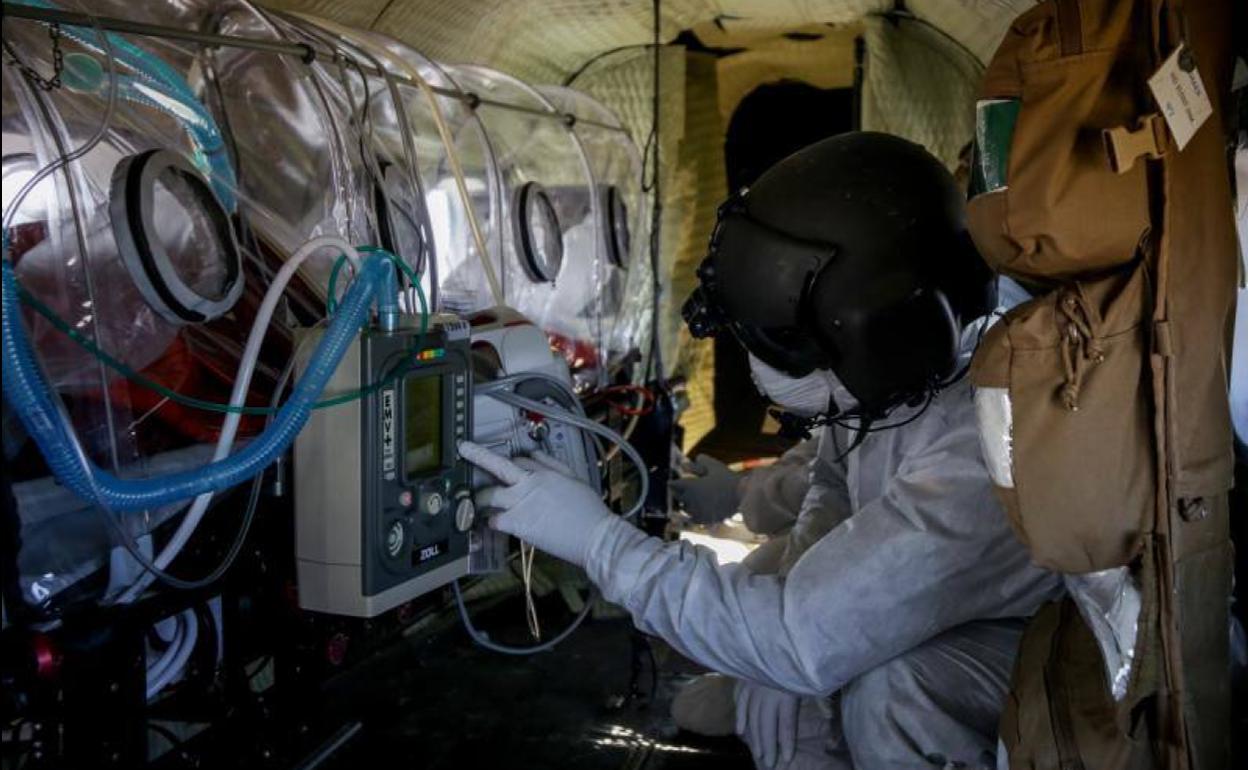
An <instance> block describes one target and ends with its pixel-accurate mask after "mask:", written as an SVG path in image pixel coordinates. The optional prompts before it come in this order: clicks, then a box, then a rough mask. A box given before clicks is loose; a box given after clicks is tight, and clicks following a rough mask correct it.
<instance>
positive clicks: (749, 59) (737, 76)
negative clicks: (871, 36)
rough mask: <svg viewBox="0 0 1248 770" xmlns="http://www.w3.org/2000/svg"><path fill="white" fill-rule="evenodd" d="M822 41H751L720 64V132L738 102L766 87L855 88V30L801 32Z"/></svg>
mask: <svg viewBox="0 0 1248 770" xmlns="http://www.w3.org/2000/svg"><path fill="white" fill-rule="evenodd" d="M798 31H800V32H804V33H807V34H819V35H821V37H820V39H819V40H807V41H798V40H790V39H787V38H784V37H780V36H778V35H774V34H773V36H772V37H771V38H770V39H769V40H759V41H755V42H754V43H753V44H752V45H751V46H750V48H749V50H746V51H742V52H741V53H738V54H733V55H732V56H725V57H723V58H722V59H720V60H719V64H718V69H719V114H720V115H721V116H722V117H723V119H724V126H725V128H726V127H727V125H728V121H730V120H731V119H732V113H733V112H734V111H735V110H736V109H737V105H738V104H740V103H741V100H742V99H744V98H745V97H746V96H748V95H749V93H750V92H751V91H753V90H754V89H755V88H758V87H759V86H761V85H763V84H765V83H771V82H775V81H777V80H800V81H802V82H805V83H809V84H810V85H812V86H815V87H816V88H850V87H851V86H853V84H854V39H855V38H856V37H858V35H860V34H862V28H861V26H860V25H858V24H850V25H841V26H837V27H828V26H819V27H805V28H802V29H801V30H798Z"/></svg>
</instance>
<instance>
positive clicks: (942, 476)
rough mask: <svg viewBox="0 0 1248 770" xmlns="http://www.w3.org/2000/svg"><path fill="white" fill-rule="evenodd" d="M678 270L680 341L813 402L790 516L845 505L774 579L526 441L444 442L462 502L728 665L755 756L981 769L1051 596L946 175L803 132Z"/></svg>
mask: <svg viewBox="0 0 1248 770" xmlns="http://www.w3.org/2000/svg"><path fill="white" fill-rule="evenodd" d="M698 274H699V279H700V286H699V288H698V289H697V290H696V291H695V293H694V295H693V296H692V297H691V298H690V300H689V301H688V302H687V303H686V306H685V318H686V322H687V323H688V324H689V327H690V330H691V331H692V332H693V334H694V335H695V336H706V335H709V334H714V333H717V332H719V331H721V330H727V331H730V332H731V333H732V334H733V335H734V336H735V337H736V338H737V339H738V340H739V341H740V342H741V343H742V344H743V345H744V346H745V347H746V349H747V350H748V351H749V352H750V354H751V355H752V356H753V357H754V358H755V359H757V362H756V363H755V364H754V366H755V368H756V371H759V372H763V373H766V374H767V375H771V374H774V375H775V376H776V378H777V381H780V382H784V381H790V382H791V384H793V385H794V386H795V387H800V388H814V389H816V390H822V392H824V393H827V394H828V396H829V397H828V399H827V404H826V406H825V407H824V409H823V415H822V416H821V417H820V418H818V419H817V420H814V421H810V422H813V423H822V424H826V425H828V426H829V427H828V429H827V430H825V432H824V438H825V440H824V441H823V442H822V444H821V446H820V448H819V453H818V458H817V469H818V471H817V472H818V473H819V474H822V476H821V480H820V481H819V482H818V483H816V484H812V486H811V490H810V492H809V494H808V496H807V500H806V501H804V507H805V506H807V505H811V506H813V505H820V506H824V505H826V506H831V507H833V508H836V507H839V508H840V510H841V511H843V513H844V519H843V520H842V521H840V522H839V523H838V524H837V525H836V526H834V527H832V528H831V530H830V531H828V532H826V534H822V536H818V537H816V538H815V540H814V542H813V545H809V547H808V548H806V549H805V551H804V553H801V554H800V556H797V557H796V558H795V560H794V562H793V563H792V565H791V567H790V568H789V569H788V570H787V574H784V575H780V574H777V575H760V574H752V573H751V572H750V571H749V570H748V569H745V568H743V567H741V566H740V565H722V566H721V565H719V564H717V563H716V559H715V556H714V554H712V553H711V552H710V551H708V550H705V549H700V548H697V547H693V546H691V545H689V544H687V543H680V542H677V543H670V542H663V541H661V540H658V539H656V538H652V537H648V536H646V535H645V534H644V533H642V532H641V531H639V530H638V529H636V528H635V527H634V526H632V524H630V523H629V522H627V521H624V520H622V519H620V518H619V517H617V516H615V515H613V514H612V513H611V512H610V511H609V510H608V509H607V508H606V506H605V505H604V504H603V503H602V501H601V500H600V499H599V497H598V495H597V494H595V493H594V492H593V490H592V489H591V488H590V487H588V486H587V485H584V484H582V483H580V482H578V481H576V480H574V479H573V478H571V477H570V475H568V473H567V469H566V468H561V467H559V463H558V462H557V461H554V460H553V459H551V458H549V457H547V456H544V455H535V456H534V457H532V458H518V459H516V460H515V461H510V460H507V459H504V458H500V457H498V456H496V455H493V454H491V453H489V452H488V451H486V450H484V449H482V448H481V447H477V446H475V445H472V444H469V443H465V444H463V445H462V446H461V450H460V451H461V454H462V455H463V456H464V457H465V458H466V459H468V460H470V461H471V462H474V463H476V464H478V465H480V466H481V467H482V468H484V469H485V470H486V471H488V472H489V473H491V474H492V475H494V476H495V477H496V478H497V479H498V481H499V482H500V483H499V485H498V486H494V487H490V488H488V489H486V490H483V491H482V492H481V493H480V494H479V496H478V503H479V505H480V506H481V507H482V508H483V509H495V510H498V511H499V513H497V514H496V515H494V517H493V518H492V519H491V526H493V527H495V528H497V529H499V530H502V531H505V532H509V533H511V534H513V535H515V536H517V537H519V538H521V539H523V540H525V541H528V542H530V543H532V544H534V545H535V546H537V547H538V548H540V549H542V550H544V551H547V552H549V553H551V554H552V555H554V556H556V557H558V558H562V559H565V560H568V561H570V562H573V563H575V564H578V565H581V566H583V567H584V568H585V569H586V571H587V573H588V574H589V576H590V578H591V579H592V580H593V581H594V582H595V583H596V584H597V585H598V586H599V588H600V589H601V590H602V593H603V595H604V597H605V598H606V599H607V600H609V601H613V602H616V603H618V604H620V605H622V606H623V607H624V608H626V609H627V610H628V611H629V612H630V614H631V615H632V617H633V620H634V622H635V623H636V625H637V626H638V627H639V628H640V629H642V630H643V631H646V632H648V633H652V634H655V635H658V636H660V637H662V638H663V639H664V640H666V641H667V642H668V643H670V644H671V645H672V646H673V647H675V648H676V649H677V650H679V651H681V652H682V653H683V654H685V655H687V656H688V657H690V658H692V659H693V660H695V661H698V662H699V663H701V664H703V665H705V666H707V667H708V668H711V669H713V670H715V671H719V672H722V673H724V674H727V675H730V676H733V677H736V678H737V679H739V680H741V684H740V685H738V686H737V688H736V694H735V696H736V716H737V722H738V725H737V726H738V731H739V732H740V733H741V734H742V736H743V737H744V738H745V740H746V742H747V743H748V744H749V745H750V747H751V750H752V751H753V752H754V755H755V757H756V760H757V762H758V764H760V765H762V766H776V765H782V766H789V767H825V768H857V769H858V770H875V769H877V768H879V769H889V770H891V769H893V768H923V767H966V768H981V767H993V766H995V761H996V760H995V756H994V753H995V749H996V746H997V738H996V730H997V723H998V720H999V717H1000V712H1001V708H1002V705H1003V701H1004V698H1005V694H1006V690H1007V686H1008V681H1009V676H1010V670H1011V667H1012V665H1013V659H1014V654H1015V649H1016V646H1017V643H1018V640H1019V638H1020V636H1021V633H1022V627H1023V622H1024V619H1025V618H1027V617H1028V616H1030V615H1031V614H1032V613H1033V612H1034V611H1035V609H1036V608H1037V607H1038V606H1039V605H1040V604H1042V603H1043V602H1045V601H1047V600H1050V599H1052V598H1055V597H1056V596H1057V595H1059V594H1060V592H1061V590H1062V589H1061V583H1060V581H1059V580H1058V579H1057V577H1056V576H1054V575H1052V574H1051V573H1048V572H1046V571H1044V570H1041V569H1038V568H1036V567H1034V566H1033V565H1032V564H1031V563H1030V560H1029V558H1028V554H1027V552H1026V549H1025V548H1024V547H1023V545H1022V544H1021V543H1019V542H1018V541H1017V540H1016V538H1015V537H1014V535H1013V533H1012V532H1011V531H1010V530H1009V527H1008V524H1007V523H1006V519H1005V516H1004V515H1003V514H1002V512H1001V510H1000V509H999V507H998V505H997V503H996V501H995V499H994V498H993V496H992V492H991V487H990V481H989V477H988V473H987V470H986V469H985V466H984V463H983V460H982V459H981V457H980V450H979V439H978V431H977V428H976V423H975V416H974V404H973V399H972V393H971V390H970V385H969V383H968V382H967V380H966V378H965V377H964V376H962V375H963V374H964V373H965V368H966V363H967V360H968V358H969V355H970V353H971V352H972V350H973V348H974V345H975V342H976V341H977V339H978V335H979V324H981V323H982V321H978V322H977V319H980V318H981V317H983V316H985V315H986V314H987V313H988V312H989V310H991V308H992V307H993V294H994V292H993V291H992V285H993V284H992V281H991V276H990V275H989V274H988V272H987V269H986V268H985V267H984V266H983V265H982V263H981V262H980V261H979V260H978V258H977V256H976V255H975V254H974V250H973V248H972V247H971V246H970V245H969V240H968V239H967V237H966V233H965V225H964V213H963V207H962V198H961V196H960V195H959V194H958V191H957V188H956V186H955V184H954V182H953V178H952V176H951V175H950V174H949V173H948V171H947V170H946V169H945V168H944V167H943V166H942V165H941V164H940V163H939V162H938V161H937V160H936V159H935V158H933V157H932V156H930V155H929V154H928V153H926V151H924V150H923V149H922V148H921V147H919V146H918V145H914V144H911V143H909V142H906V141H904V140H902V139H898V138H896V137H890V136H886V135H882V134H871V133H853V134H844V135H841V136H837V137H834V138H831V139H827V140H823V141H821V142H818V143H816V144H814V145H811V146H810V147H808V148H806V149H804V150H802V151H800V152H798V153H796V154H794V155H793V156H790V157H789V158H787V159H785V160H784V161H782V162H780V163H779V164H777V165H776V166H775V167H773V168H772V169H771V170H770V171H768V172H767V173H766V174H764V175H763V176H762V177H761V178H760V179H759V180H758V182H757V184H756V185H755V186H754V187H753V188H751V189H750V190H749V191H745V192H743V193H740V194H738V195H735V196H734V197H733V198H731V199H730V200H729V202H728V203H726V204H725V205H724V206H723V207H721V210H720V214H719V222H718V224H717V226H716V229H715V232H714V234H713V236H712V238H711V245H710V253H709V255H708V257H707V259H706V260H705V261H704V262H703V264H702V266H701V267H700V268H699V271H698ZM769 370H770V371H769ZM812 497H815V498H818V499H817V500H816V499H811V498H812ZM814 535H818V533H814ZM798 538H799V539H800V538H801V535H800V533H799V535H798ZM790 545H791V546H792V547H793V548H794V550H795V552H796V551H799V550H800V549H801V548H803V545H800V544H798V543H795V542H792V541H791V543H790Z"/></svg>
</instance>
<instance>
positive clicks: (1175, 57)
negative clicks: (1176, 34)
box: [1148, 43, 1213, 150]
mask: <svg viewBox="0 0 1248 770" xmlns="http://www.w3.org/2000/svg"><path fill="white" fill-rule="evenodd" d="M1148 87H1149V89H1150V90H1151V91H1152V92H1153V98H1154V99H1156V100H1157V106H1158V107H1160V108H1161V114H1162V115H1163V116H1164V117H1165V119H1166V125H1168V126H1169V127H1170V133H1171V134H1174V142H1175V144H1177V145H1178V146H1179V149H1180V150H1182V149H1183V148H1184V147H1186V146H1187V143H1188V142H1190V141H1191V140H1192V137H1193V136H1195V135H1196V131H1197V130H1199V129H1200V127H1201V126H1202V125H1204V123H1205V121H1206V120H1208V119H1209V116H1210V115H1212V114H1213V104H1212V103H1211V102H1210V101H1209V92H1208V91H1206V90H1205V84H1204V83H1203V82H1202V81H1201V79H1200V71H1199V70H1197V69H1196V62H1195V60H1194V59H1193V58H1192V56H1191V54H1190V53H1189V52H1188V50H1187V44H1186V43H1184V44H1182V45H1180V46H1179V47H1178V48H1176V49H1175V50H1174V53H1172V54H1170V56H1169V58H1167V59H1166V61H1165V63H1164V64H1162V65H1161V67H1159V68H1158V69H1157V71H1156V72H1155V73H1153V76H1152V77H1151V78H1149V79H1148Z"/></svg>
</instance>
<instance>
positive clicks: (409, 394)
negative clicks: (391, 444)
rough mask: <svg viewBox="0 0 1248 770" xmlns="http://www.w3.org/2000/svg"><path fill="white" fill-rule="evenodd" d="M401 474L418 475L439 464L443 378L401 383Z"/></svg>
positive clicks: (440, 458)
mask: <svg viewBox="0 0 1248 770" xmlns="http://www.w3.org/2000/svg"><path fill="white" fill-rule="evenodd" d="M403 419H404V426H403V473H404V475H405V476H406V477H407V478H409V479H410V478H412V477H414V476H420V475H422V474H425V473H428V472H429V471H431V470H434V469H435V468H439V467H441V465H442V378H441V377H409V378H408V379H407V380H406V381H405V382H404V383H403Z"/></svg>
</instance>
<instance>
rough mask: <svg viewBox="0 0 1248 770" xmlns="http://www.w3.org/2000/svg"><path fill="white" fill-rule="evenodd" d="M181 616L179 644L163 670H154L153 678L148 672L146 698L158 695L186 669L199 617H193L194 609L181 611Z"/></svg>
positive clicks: (193, 644) (193, 647)
mask: <svg viewBox="0 0 1248 770" xmlns="http://www.w3.org/2000/svg"><path fill="white" fill-rule="evenodd" d="M182 618H184V619H185V621H184V624H183V626H182V628H185V629H186V631H185V633H183V634H182V639H181V644H180V645H178V647H177V649H178V651H177V654H176V655H174V656H173V658H172V659H171V660H170V662H169V664H168V665H167V666H166V667H165V668H164V669H163V670H161V671H158V672H156V675H155V677H154V678H153V676H152V675H151V674H150V673H149V674H148V679H147V699H148V700H151V699H152V698H155V697H156V696H157V695H159V694H160V691H161V690H163V689H165V688H166V687H168V686H169V683H170V682H172V681H173V680H174V679H176V678H177V677H178V676H179V675H180V674H181V673H182V672H183V671H185V670H186V662H187V661H188V660H190V659H191V653H192V652H194V651H195V642H196V641H198V640H199V619H198V618H197V617H195V610H186V611H185V612H183V613H182ZM175 638H176V637H175ZM162 660H163V658H162Z"/></svg>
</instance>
